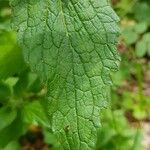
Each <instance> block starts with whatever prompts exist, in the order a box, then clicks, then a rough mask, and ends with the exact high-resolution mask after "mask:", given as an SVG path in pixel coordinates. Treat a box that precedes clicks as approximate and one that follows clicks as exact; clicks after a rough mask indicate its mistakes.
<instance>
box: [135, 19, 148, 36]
mask: <svg viewBox="0 0 150 150" xmlns="http://www.w3.org/2000/svg"><path fill="white" fill-rule="evenodd" d="M147 28H148V25H147V24H146V23H145V22H141V23H138V24H136V25H135V31H136V32H137V33H139V34H141V33H143V32H145V31H146V30H147Z"/></svg>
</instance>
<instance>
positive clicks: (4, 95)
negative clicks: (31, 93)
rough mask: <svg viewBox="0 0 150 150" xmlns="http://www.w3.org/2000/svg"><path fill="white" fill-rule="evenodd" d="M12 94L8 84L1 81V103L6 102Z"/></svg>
mask: <svg viewBox="0 0 150 150" xmlns="http://www.w3.org/2000/svg"><path fill="white" fill-rule="evenodd" d="M10 95H11V90H10V88H9V86H8V85H7V84H5V83H4V82H0V103H1V102H2V103H3V102H5V101H6V100H8V99H9V96H10Z"/></svg>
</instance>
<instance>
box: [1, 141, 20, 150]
mask: <svg viewBox="0 0 150 150" xmlns="http://www.w3.org/2000/svg"><path fill="white" fill-rule="evenodd" d="M3 150H20V146H19V143H18V142H16V141H12V142H10V143H9V144H7V145H6V147H4V149H3Z"/></svg>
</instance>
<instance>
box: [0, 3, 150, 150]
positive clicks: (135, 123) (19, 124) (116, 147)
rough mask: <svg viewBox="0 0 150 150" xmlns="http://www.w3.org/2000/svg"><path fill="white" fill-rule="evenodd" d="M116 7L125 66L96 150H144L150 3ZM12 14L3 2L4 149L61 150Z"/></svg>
mask: <svg viewBox="0 0 150 150" xmlns="http://www.w3.org/2000/svg"><path fill="white" fill-rule="evenodd" d="M112 2H113V6H114V9H115V10H116V11H117V13H118V15H119V16H120V18H121V30H122V35H121V37H120V40H119V44H118V51H119V52H120V54H121V57H122V61H121V64H120V70H119V72H117V73H115V74H114V75H113V81H114V86H113V87H112V104H111V106H110V108H109V109H106V110H104V111H103V112H102V114H101V116H102V118H101V119H102V128H101V130H100V131H99V138H98V141H97V150H109V149H110V150H124V149H125V150H130V149H135V150H138V149H139V150H141V149H143V148H142V144H141V143H142V139H143V136H144V135H143V131H142V124H143V123H149V121H150V89H149V85H150V72H149V70H150V63H149V58H150V17H149V12H150V1H149V0H133V1H130V0H113V1H112ZM10 15H11V9H10V7H9V4H8V1H7V0H2V1H0V149H4V150H13V149H14V150H15V149H19V147H20V146H21V147H24V148H27V147H34V148H37V147H38V146H39V147H40V148H41V147H44V148H45V149H49V148H50V149H52V148H54V149H55V148H56V149H57V142H56V140H55V137H53V135H51V134H50V133H51V132H50V131H48V129H49V123H48V119H47V115H46V113H45V108H44V106H45V93H46V90H47V89H46V88H45V87H44V86H43V85H42V84H41V82H40V79H39V77H38V76H37V75H36V74H34V73H32V72H31V71H30V68H29V67H28V66H26V65H25V63H24V61H23V57H22V50H21V49H20V48H19V47H18V45H17V43H16V33H14V32H13V31H12V30H11V27H10ZM8 68H9V69H8ZM147 148H148V146H147Z"/></svg>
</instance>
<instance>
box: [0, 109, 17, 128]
mask: <svg viewBox="0 0 150 150" xmlns="http://www.w3.org/2000/svg"><path fill="white" fill-rule="evenodd" d="M16 116H17V112H16V111H15V110H13V111H12V110H10V109H8V108H6V107H4V108H0V131H1V130H2V129H4V128H5V127H7V126H9V125H10V124H11V123H12V122H13V121H14V120H15V118H16Z"/></svg>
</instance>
